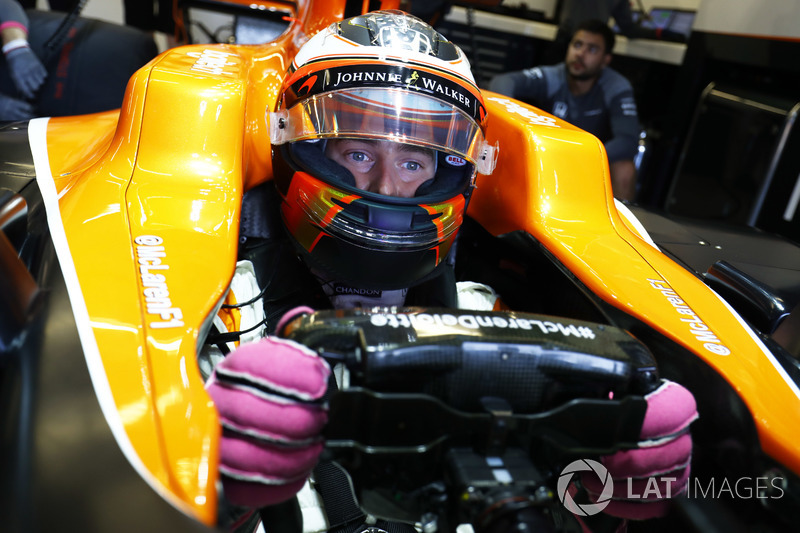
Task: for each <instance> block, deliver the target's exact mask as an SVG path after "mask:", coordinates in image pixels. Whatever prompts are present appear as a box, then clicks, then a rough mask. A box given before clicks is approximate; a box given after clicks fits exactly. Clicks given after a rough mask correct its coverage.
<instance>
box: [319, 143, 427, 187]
mask: <svg viewBox="0 0 800 533" xmlns="http://www.w3.org/2000/svg"><path fill="white" fill-rule="evenodd" d="M325 155H326V156H328V157H329V158H331V159H332V160H334V161H336V162H337V163H339V164H340V165H342V166H343V167H345V168H346V169H348V170H349V171H350V172H352V173H353V176H354V177H355V180H356V187H358V188H359V189H362V190H365V191H368V192H374V193H378V194H384V195H387V196H398V197H401V198H411V197H413V196H414V193H415V192H416V191H417V188H418V187H419V186H420V185H422V184H423V183H425V182H426V181H428V180H430V179H432V178H433V176H434V174H435V173H436V165H435V161H436V160H435V159H434V157H435V154H434V151H433V150H429V149H425V148H420V147H418V146H411V145H407V144H402V143H397V142H392V141H377V140H365V139H329V140H328V144H327V146H326V148H325Z"/></svg>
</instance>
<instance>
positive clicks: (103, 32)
mask: <svg viewBox="0 0 800 533" xmlns="http://www.w3.org/2000/svg"><path fill="white" fill-rule="evenodd" d="M28 3H33V2H28ZM85 4H86V0H78V1H76V0H60V1H55V0H53V1H51V2H50V5H51V7H52V9H53V10H52V11H43V10H35V9H28V10H25V9H23V5H22V4H21V3H20V2H19V1H17V0H0V30H1V31H2V38H3V52H4V54H3V55H4V58H3V60H0V61H1V62H0V122H8V121H14V120H27V119H30V118H33V117H37V116H63V115H80V114H86V113H95V112H99V111H107V110H110V109H116V108H118V107H120V106H121V105H122V99H123V97H124V94H125V88H126V87H127V84H128V80H129V79H130V77H131V76H132V75H133V73H134V72H136V70H138V69H139V68H140V67H142V66H143V65H145V64H146V63H147V62H148V61H150V60H151V59H152V58H154V57H155V56H156V55H157V54H158V47H157V46H156V43H155V41H154V40H153V37H152V36H151V35H148V34H147V33H144V32H143V31H140V30H138V29H136V28H130V27H125V26H122V25H119V24H113V23H110V22H105V21H100V20H95V19H90V18H85V17H81V16H80V12H81V9H82V8H83V6H84V5H85ZM56 9H63V10H66V14H65V12H63V11H56Z"/></svg>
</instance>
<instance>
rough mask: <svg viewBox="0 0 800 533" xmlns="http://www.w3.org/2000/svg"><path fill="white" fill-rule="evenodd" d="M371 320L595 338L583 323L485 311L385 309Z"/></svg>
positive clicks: (386, 323) (399, 324) (377, 323)
mask: <svg viewBox="0 0 800 533" xmlns="http://www.w3.org/2000/svg"><path fill="white" fill-rule="evenodd" d="M369 319H370V323H371V324H372V325H373V326H378V327H390V328H415V329H418V330H419V329H425V328H430V327H442V326H446V327H450V328H453V327H460V328H464V329H472V330H474V329H481V328H492V329H494V328H497V329H525V330H531V329H538V330H539V331H541V332H542V333H544V334H550V333H555V334H560V335H563V336H564V337H570V336H572V337H578V338H584V339H594V338H595V333H594V331H592V328H590V327H588V326H584V325H576V324H562V323H561V322H552V321H549V320H535V319H534V320H531V319H527V318H521V317H516V318H514V317H502V316H485V315H469V314H464V315H451V314H439V313H418V314H402V313H387V314H383V313H380V314H374V315H371V316H370V317H369Z"/></svg>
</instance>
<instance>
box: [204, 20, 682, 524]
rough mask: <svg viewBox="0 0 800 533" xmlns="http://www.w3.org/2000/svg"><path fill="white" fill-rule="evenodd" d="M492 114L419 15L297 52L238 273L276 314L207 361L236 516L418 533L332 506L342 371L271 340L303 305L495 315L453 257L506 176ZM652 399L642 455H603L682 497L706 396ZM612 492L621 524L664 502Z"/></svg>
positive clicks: (618, 468) (246, 208) (617, 467)
mask: <svg viewBox="0 0 800 533" xmlns="http://www.w3.org/2000/svg"><path fill="white" fill-rule="evenodd" d="M486 119H487V116H486V109H485V107H484V103H483V97H482V96H481V92H480V91H479V90H478V88H477V86H476V85H475V82H474V79H473V77H472V74H471V72H470V68H469V62H468V61H467V58H466V57H465V56H464V54H463V52H462V51H461V50H460V49H459V48H458V47H457V46H455V45H454V44H452V43H451V42H449V41H448V40H447V39H446V38H445V37H443V36H442V35H441V34H439V33H438V32H437V31H435V30H434V29H433V28H431V27H430V26H428V25H427V24H425V23H424V22H422V21H421V20H419V19H417V18H415V17H413V16H410V15H408V14H405V13H402V12H399V11H381V12H374V13H370V14H367V15H363V16H358V17H354V18H350V19H346V20H343V21H341V22H338V23H335V24H333V25H331V26H330V27H328V28H327V29H325V30H323V31H321V32H320V33H318V34H317V35H315V36H314V37H312V38H311V39H310V40H309V41H308V42H307V43H306V44H305V45H304V46H303V47H302V48H301V49H300V51H299V52H298V54H297V56H296V58H295V59H294V61H293V63H292V65H291V67H290V69H289V72H288V73H287V75H286V77H285V79H284V81H283V85H282V88H281V90H280V93H279V96H278V101H277V104H276V106H275V109H274V110H271V111H270V112H268V113H267V121H268V124H269V128H270V138H271V142H272V168H273V173H274V176H273V179H272V180H270V181H268V182H266V183H265V184H263V185H260V186H258V187H256V188H254V189H252V190H250V191H248V192H247V194H246V195H245V199H244V203H243V207H242V217H241V234H240V259H241V264H243V265H248V266H247V268H243V269H241V270H240V271H238V272H237V275H238V274H243V277H242V279H244V280H245V281H244V282H243V285H247V284H248V283H251V285H252V284H254V285H253V286H255V287H256V288H255V289H253V290H252V291H251V293H253V294H255V295H256V296H260V297H261V299H260V300H259V299H258V298H255V300H256V301H259V302H261V301H262V300H263V310H262V309H261V306H260V305H257V307H258V309H256V310H255V313H254V314H253V315H252V316H253V318H252V321H253V324H244V323H242V324H241V325H240V326H239V328H238V329H239V330H240V331H242V332H244V331H247V330H251V331H250V332H249V333H250V334H251V335H253V332H255V335H253V337H251V338H252V341H251V342H245V337H241V339H240V340H241V342H240V344H239V346H238V347H236V346H234V347H233V349H230V348H229V347H228V345H227V344H226V343H225V342H218V340H217V341H215V340H214V335H211V336H210V341H209V344H210V345H217V346H220V349H216V351H213V353H212V352H211V351H209V352H207V353H206V356H207V358H206V360H205V361H203V360H201V369H203V368H205V369H206V372H207V373H208V374H210V376H209V379H208V386H207V389H208V391H209V394H210V395H211V397H212V399H213V400H214V403H215V405H216V407H217V409H218V411H219V413H220V419H221V421H222V424H223V435H222V441H221V445H220V447H221V452H220V455H221V464H220V466H219V468H220V473H221V479H222V487H223V493H224V496H225V500H226V501H227V502H229V503H230V504H232V505H233V506H234V507H233V508H234V509H236V510H242V509H246V510H255V509H262V511H263V510H266V511H267V512H268V511H269V510H270V509H273V510H274V509H281V513H284V514H290V513H288V511H285V508H286V507H285V506H286V504H285V503H284V502H290V503H292V502H296V501H298V500H299V502H300V508H301V510H302V520H303V529H304V530H305V531H353V532H360V531H367V530H369V529H370V528H378V529H382V530H386V531H413V527H412V526H409V525H405V524H388V523H381V522H380V521H379V522H376V521H375V520H374V519H373V518H372V517H369V516H364V515H363V513H355V514H352V513H349V514H348V513H343V512H342V510H341V509H340V508H339V509H331V505H329V502H328V501H327V500H326V498H325V497H324V495H325V494H326V490H325V487H323V486H322V485H323V484H324V483H323V481H322V478H323V477H325V478H326V479H329V476H327V475H326V476H323V473H322V472H321V471H320V469H319V467H318V468H317V469H316V470H315V467H316V466H317V464H318V459H319V455H320V452H321V451H322V447H323V443H322V439H321V437H320V432H321V430H322V428H323V426H324V424H325V423H326V410H325V405H324V402H323V400H322V398H323V395H324V394H325V392H326V390H327V386H328V380H329V377H330V374H331V371H330V369H329V367H328V366H327V364H326V363H325V361H324V360H322V359H321V358H320V357H318V356H317V354H316V353H315V352H312V351H311V350H309V349H307V348H305V347H303V346H300V345H299V344H296V343H294V342H292V341H288V340H285V339H280V338H278V337H276V336H274V335H273V333H275V332H276V331H278V332H279V331H280V329H281V327H282V324H283V323H284V322H282V321H281V317H282V316H283V317H284V321H285V319H286V318H287V317H291V316H293V313H296V312H298V311H299V310H304V309H305V310H309V309H321V308H331V307H334V308H337V309H338V308H352V307H373V306H382V307H383V306H401V305H426V306H438V307H451V308H453V307H465V306H469V307H471V308H473V309H491V308H492V306H493V304H494V300H495V296H494V294H493V291H492V290H491V289H490V288H488V287H485V286H480V285H477V284H457V283H456V279H455V274H454V268H453V260H452V258H453V256H454V253H453V251H454V243H455V240H456V235H457V234H458V230H459V228H460V226H461V224H462V221H463V217H464V215H465V211H466V207H467V204H468V202H469V198H470V194H471V192H472V189H473V187H474V185H475V179H476V176H477V175H478V174H482V175H484V176H489V175H490V174H492V172H493V171H494V168H493V167H494V163H495V160H496V153H497V150H498V147H496V146H493V145H492V144H491V143H490V142H489V141H487V139H486V138H485V137H484V132H485V126H486ZM484 179H485V178H484ZM492 179H499V178H496V177H493V178H492ZM248 272H249V274H248ZM236 279H238V278H236V277H235V280H234V281H236ZM248 280H249V281H248ZM236 290H237V286H236V283H235V284H234V286H233V292H236ZM237 299H238V301H247V300H253V298H248V297H246V296H245V297H241V296H238V297H237ZM292 310H294V311H292ZM287 313H288V314H287ZM262 331H263V332H265V333H266V334H267V335H266V336H262V335H261V332H262ZM221 335H223V336H224V335H227V333H225V332H222V333H221ZM223 341H224V339H223ZM211 347H212V348H214V346H211ZM647 400H648V412H647V415H646V418H645V423H644V427H643V429H642V439H641V440H642V445H641V448H640V449H635V450H629V451H625V452H618V453H617V454H615V455H613V456H609V457H606V458H604V459H603V460H604V462H605V464H606V466H607V468H608V469H609V471H610V473H611V475H612V476H613V477H614V478H630V477H637V478H646V477H647V476H649V475H651V474H653V473H671V476H672V477H673V478H676V479H677V480H678V481H677V482H676V483H677V484H676V485H673V490H672V494H673V495H675V494H678V493H679V492H680V491H681V490H680V488H679V487H680V483H683V484H685V483H686V480H687V479H688V475H689V461H690V457H691V437H690V435H689V433H688V426H689V424H690V423H691V422H692V421H693V420H694V418H695V417H696V407H695V404H694V399H693V398H692V396H691V393H689V392H688V391H687V390H686V389H684V388H683V387H681V386H680V385H678V384H676V383H672V382H664V383H663V384H662V386H661V387H659V388H658V389H657V390H656V391H655V392H653V393H651V394H650V395H648V397H647ZM320 466H322V465H320ZM312 472H313V473H312ZM309 480H310V481H309ZM326 482H327V481H326ZM618 485H619V486H620V488H624V485H625V484H624V483H618ZM343 486H345V487H346V486H347V485H346V483H345V484H344V485H343ZM676 487H678V488H676ZM329 492H330V491H328V493H329ZM298 493H299V494H298ZM662 493H663V491H662ZM296 495H297V496H298V499H295V496H296ZM614 498H615V501H614V502H612V503H611V504H610V505H609V506H608V507H607V508H606V512H607V513H609V514H612V515H615V516H619V517H622V518H649V517H652V516H657V515H659V514H661V513H663V512H664V510H665V506H666V502H664V501H661V500H658V501H645V502H631V501H627V500H626V499H625V496H624V494H622V495H617V494H615V496H614ZM617 498H619V499H617ZM292 504H293V503H292ZM293 505H294V504H293ZM265 516H266V515H265V514H264V512H262V518H263V519H264V521H265V522H267V520H269V522H270V524H272V525H273V526H275V524H276V521H278V520H279V518H274V517H275V516H277V515H276V514H275V513H273V514H272V515H271V516H272V517H273V518H265Z"/></svg>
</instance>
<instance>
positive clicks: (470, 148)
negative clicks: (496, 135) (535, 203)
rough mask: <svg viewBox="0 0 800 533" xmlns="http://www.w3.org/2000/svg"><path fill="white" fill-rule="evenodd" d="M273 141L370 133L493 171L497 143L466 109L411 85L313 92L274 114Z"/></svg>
mask: <svg viewBox="0 0 800 533" xmlns="http://www.w3.org/2000/svg"><path fill="white" fill-rule="evenodd" d="M269 124H270V138H271V141H272V143H273V144H283V143H287V142H294V141H299V140H307V139H323V138H335V137H346V138H367V139H382V140H389V141H394V142H400V143H405V144H414V145H418V146H423V147H426V148H432V149H434V150H439V151H443V152H445V153H448V154H453V155H458V156H461V157H463V158H465V159H467V160H468V161H470V162H471V163H473V164H475V166H476V167H477V169H478V172H480V173H482V174H490V173H491V171H492V170H493V167H494V159H495V158H494V150H495V148H494V147H491V146H489V145H488V144H487V143H486V141H485V140H484V138H483V132H482V131H481V129H480V127H479V126H478V124H477V123H476V122H475V121H474V120H473V119H472V118H471V117H469V116H468V115H467V114H466V113H464V112H463V111H461V110H460V109H458V108H456V107H454V106H453V105H450V104H447V103H445V102H443V101H441V100H439V99H437V98H433V97H431V96H427V95H424V94H419V93H417V92H415V91H412V90H404V89H394V88H392V89H386V88H380V89H378V88H375V89H371V88H367V89H347V90H341V91H336V92H329V93H323V94H319V95H314V96H311V97H309V98H306V99H305V100H303V101H301V102H298V103H297V104H296V105H294V106H292V107H291V108H290V109H286V110H281V111H277V112H275V113H270V114H269Z"/></svg>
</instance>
